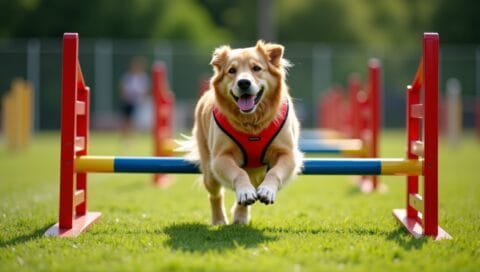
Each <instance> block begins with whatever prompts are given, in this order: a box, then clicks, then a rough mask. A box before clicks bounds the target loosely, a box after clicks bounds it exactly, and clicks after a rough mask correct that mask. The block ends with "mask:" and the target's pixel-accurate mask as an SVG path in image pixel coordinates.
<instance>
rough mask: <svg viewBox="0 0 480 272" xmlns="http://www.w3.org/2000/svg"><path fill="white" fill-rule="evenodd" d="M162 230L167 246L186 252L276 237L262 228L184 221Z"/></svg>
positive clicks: (254, 243)
mask: <svg viewBox="0 0 480 272" xmlns="http://www.w3.org/2000/svg"><path fill="white" fill-rule="evenodd" d="M162 232H164V233H165V234H167V235H168V240H167V241H166V242H165V243H166V245H167V246H169V247H170V248H172V249H174V250H181V251H188V252H195V251H199V252H205V251H210V250H214V251H224V250H228V249H232V248H237V247H245V248H252V247H256V246H257V245H258V244H260V243H263V242H266V241H272V240H276V239H277V237H276V236H272V235H265V234H264V230H262V229H257V228H254V227H251V226H245V225H225V226H209V225H203V224H199V223H184V224H177V225H172V226H169V227H167V228H165V229H164V230H162Z"/></svg>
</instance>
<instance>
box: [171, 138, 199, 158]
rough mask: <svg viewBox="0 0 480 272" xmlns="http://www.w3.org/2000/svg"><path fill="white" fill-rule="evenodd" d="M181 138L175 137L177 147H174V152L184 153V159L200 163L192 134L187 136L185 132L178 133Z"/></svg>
mask: <svg viewBox="0 0 480 272" xmlns="http://www.w3.org/2000/svg"><path fill="white" fill-rule="evenodd" d="M180 136H181V137H182V138H181V139H176V140H175V143H177V144H178V147H177V148H175V152H181V153H185V156H184V157H185V159H186V160H188V161H190V162H192V163H195V164H199V163H200V154H199V153H198V146H197V141H196V140H195V138H194V137H193V136H188V135H185V134H180Z"/></svg>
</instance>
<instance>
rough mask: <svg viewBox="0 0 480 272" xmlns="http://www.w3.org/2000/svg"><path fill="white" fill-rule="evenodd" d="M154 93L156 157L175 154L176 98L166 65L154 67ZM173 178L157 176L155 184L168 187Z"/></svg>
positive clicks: (154, 179)
mask: <svg viewBox="0 0 480 272" xmlns="http://www.w3.org/2000/svg"><path fill="white" fill-rule="evenodd" d="M152 92H153V99H154V103H153V111H154V113H153V120H154V122H153V131H152V132H153V135H152V136H153V143H154V154H153V155H154V156H171V155H172V154H173V144H172V137H173V118H174V104H175V97H174V95H173V93H172V92H171V91H170V89H169V87H168V81H167V69H166V67H165V64H164V63H162V62H157V63H155V64H154V65H153V67H152ZM170 179H171V177H170V176H169V175H167V174H155V175H154V177H153V182H154V184H155V185H157V186H159V187H164V186H167V185H168V184H169V183H170Z"/></svg>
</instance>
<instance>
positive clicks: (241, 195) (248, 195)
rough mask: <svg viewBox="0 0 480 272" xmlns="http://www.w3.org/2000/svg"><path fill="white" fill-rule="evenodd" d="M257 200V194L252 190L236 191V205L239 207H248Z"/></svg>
mask: <svg viewBox="0 0 480 272" xmlns="http://www.w3.org/2000/svg"><path fill="white" fill-rule="evenodd" d="M256 200H257V192H256V191H255V189H254V188H253V187H252V188H241V189H238V190H237V203H238V204H239V205H243V206H248V205H251V204H253V203H255V201H256Z"/></svg>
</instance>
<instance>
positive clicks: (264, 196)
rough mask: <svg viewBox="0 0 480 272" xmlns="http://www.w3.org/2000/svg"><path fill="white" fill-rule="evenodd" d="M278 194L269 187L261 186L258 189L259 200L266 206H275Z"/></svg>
mask: <svg viewBox="0 0 480 272" xmlns="http://www.w3.org/2000/svg"><path fill="white" fill-rule="evenodd" d="M276 194H277V190H275V189H273V188H270V187H268V186H260V187H258V189H257V199H258V200H260V202H262V203H264V204H266V205H268V204H273V203H274V202H275V196H276Z"/></svg>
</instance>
